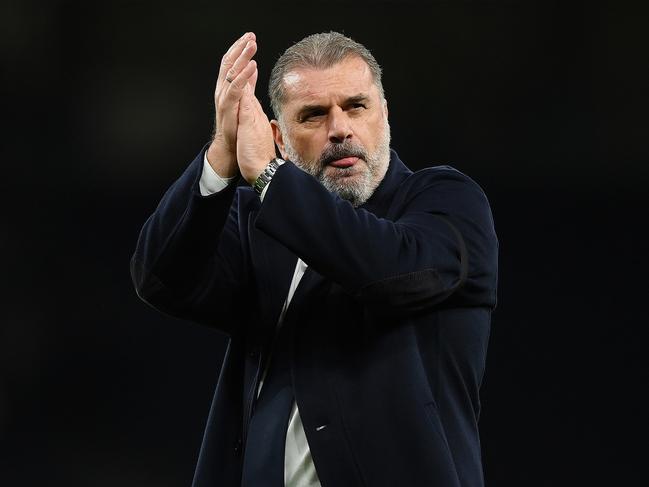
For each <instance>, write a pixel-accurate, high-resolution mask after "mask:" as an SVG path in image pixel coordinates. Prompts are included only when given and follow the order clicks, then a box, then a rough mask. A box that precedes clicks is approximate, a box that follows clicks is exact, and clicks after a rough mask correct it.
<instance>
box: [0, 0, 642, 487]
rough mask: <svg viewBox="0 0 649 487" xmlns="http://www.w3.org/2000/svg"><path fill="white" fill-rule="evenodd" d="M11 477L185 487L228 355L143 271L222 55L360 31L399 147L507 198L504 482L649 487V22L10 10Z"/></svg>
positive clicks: (494, 383) (561, 14)
mask: <svg viewBox="0 0 649 487" xmlns="http://www.w3.org/2000/svg"><path fill="white" fill-rule="evenodd" d="M1 9H2V10H1V11H0V18H1V20H0V25H1V27H2V28H1V29H0V30H1V33H0V39H1V44H0V48H1V53H2V92H3V93H2V99H3V101H2V105H3V107H2V112H3V117H2V118H3V120H4V121H5V129H4V130H3V131H2V135H3V137H2V139H3V141H2V145H1V147H2V149H1V150H2V168H3V171H2V174H3V176H2V178H1V179H0V189H1V193H2V205H1V208H2V231H1V232H0V249H1V251H2V253H1V255H2V270H1V271H0V275H1V277H0V285H1V286H2V288H1V289H0V291H1V294H0V296H1V297H2V305H1V307H0V325H1V326H0V484H2V485H3V486H23V485H27V486H32V485H33V486H36V485H53V486H59V485H61V486H70V487H75V486H84V487H85V486H93V487H94V486H98V487H101V486H126V487H128V486H139V487H142V486H187V485H189V483H190V481H191V478H192V474H193V466H194V463H195V461H196V458H197V454H198V449H199V446H200V441H201V435H202V428H203V425H204V422H205V420H206V416H207V412H208V407H209V403H210V400H211V395H212V393H213V390H214V387H215V384H216V380H217V377H218V371H219V366H220V363H221V358H222V354H223V352H224V346H225V339H224V337H223V336H222V335H220V334H219V333H218V332H216V331H214V330H210V329H207V328H204V327H201V326H199V325H195V324H191V323H186V322H181V321H179V320H174V319H171V318H168V317H164V316H162V315H160V314H158V313H157V312H155V311H154V310H152V309H150V308H148V307H147V306H146V305H145V304H144V303H142V302H141V301H139V300H138V298H137V297H136V295H135V293H134V291H133V288H132V285H131V282H130V276H129V271H128V263H129V258H130V255H131V253H132V252H133V249H134V246H135V242H136V239H137V235H138V231H139V228H140V227H141V225H142V224H143V222H144V220H145V219H146V217H147V216H148V215H149V214H150V213H151V212H152V211H153V209H154V208H155V206H156V204H157V202H158V200H159V198H160V197H161V196H162V194H163V192H164V191H165V189H166V188H167V187H168V186H169V185H170V184H171V183H172V182H173V180H174V179H175V178H176V177H177V176H178V175H179V174H180V173H181V172H182V170H183V168H184V167H185V166H186V165H187V164H188V163H189V162H190V161H191V160H192V159H193V158H194V157H195V155H196V154H197V153H198V151H199V150H200V148H201V147H202V145H203V144H204V143H205V142H207V140H208V137H209V135H210V131H211V127H212V117H213V107H212V104H213V102H212V94H213V89H214V82H215V77H216V73H217V71H218V64H219V61H220V58H221V55H222V54H223V52H224V51H225V50H226V49H227V47H228V46H229V45H230V43H231V42H232V41H233V40H234V39H236V38H237V37H238V36H240V35H241V34H242V33H243V32H245V31H249V30H253V31H254V32H255V33H256V34H257V37H258V43H259V53H258V56H257V59H258V61H259V65H260V82H259V85H258V93H259V94H260V95H263V96H261V99H262V103H264V105H265V106H266V107H268V103H267V97H266V96H265V90H266V80H267V78H268V75H269V72H270V69H271V67H272V64H273V62H274V61H275V59H277V57H278V56H279V55H280V54H281V52H282V51H283V50H284V49H285V48H286V47H288V46H289V45H290V44H291V43H293V42H294V41H297V40H299V39H301V38H302V37H303V36H304V35H307V34H310V33H314V32H320V31H327V30H332V29H333V30H339V31H342V32H344V33H346V34H347V35H350V36H351V37H353V38H355V39H356V40H358V41H360V42H362V43H364V44H365V45H366V46H367V47H369V48H370V49H371V50H372V51H373V52H374V54H375V55H376V57H377V59H378V61H379V62H380V63H381V64H382V65H383V67H384V71H385V74H384V86H385V90H386V96H387V98H388V102H389V107H390V120H391V125H392V134H393V147H395V148H396V149H397V151H398V152H399V154H400V156H401V158H402V159H403V160H404V161H405V162H406V163H407V164H408V165H409V166H410V167H411V168H413V169H418V168H422V167H426V166H431V165H436V164H445V163H449V164H452V165H454V166H455V167H457V168H458V169H460V170H462V171H463V172H465V173H467V174H469V175H470V176H471V177H473V178H474V179H475V180H476V181H477V182H478V183H479V184H481V185H482V187H483V188H484V189H485V191H486V192H487V194H488V196H489V198H490V200H491V204H492V209H493V212H494V217H495V222H496V228H497V232H498V235H499V239H500V244H501V247H500V249H501V254H500V265H501V272H500V290H499V307H498V309H497V310H496V312H495V313H494V315H493V328H492V335H491V342H490V350H489V357H488V363H487V373H486V378H485V382H484V384H483V389H482V405H483V411H482V417H481V423H480V424H481V431H482V441H483V450H484V465H485V475H486V479H487V484H488V485H490V486H522V485H525V486H537V485H538V486H564V485H565V486H574V485H647V481H648V478H649V475H648V474H647V466H646V465H647V462H646V453H647V445H646V438H647V428H646V423H647V420H646V416H647V414H646V410H647V406H646V403H645V402H644V398H643V395H644V392H645V389H646V388H647V384H648V379H649V377H648V374H647V366H646V355H645V349H646V346H645V343H646V339H647V336H648V334H647V332H646V327H647V317H646V305H645V302H646V300H647V286H646V281H645V280H646V277H647V271H648V270H649V266H648V265H647V264H648V262H647V249H648V247H649V246H648V245H647V244H648V243H649V242H648V238H647V235H646V232H645V225H646V223H645V222H646V213H647V211H646V209H647V204H648V203H649V196H648V192H647V184H648V183H649V170H648V169H647V166H648V163H649V157H648V156H649V150H648V147H647V139H648V137H647V136H648V135H649V122H648V120H647V114H648V110H647V109H648V108H649V103H648V101H649V100H648V98H649V97H648V94H647V93H648V91H647V89H646V86H645V85H646V84H647V83H648V81H649V76H648V74H649V73H648V71H649V62H648V61H649V59H648V58H649V56H648V51H649V49H648V47H649V43H648V36H647V20H646V19H647V9H646V8H644V9H643V10H640V9H639V8H637V7H634V6H631V5H623V4H622V3H619V2H618V3H615V4H613V3H611V4H609V5H606V4H599V3H593V2H573V3H569V2H565V1H564V2H561V1H540V0H538V1H527V2H514V1H464V2H462V1H459V2H452V1H445V2H431V3H427V4H426V5H424V4H423V3H416V2H413V1H405V2H398V3H397V2H389V1H378V2H371V3H369V2H366V3H348V2H342V1H335V0H331V1H327V2H315V3H305V2H297V1H296V2H280V1H269V2H267V3H266V4H263V5H262V4H260V5H253V4H250V3H249V2H246V1H229V2H216V1H210V2H208V1H200V2H178V3H175V2H170V1H161V2H126V1H116V2H101V3H92V2H81V1H50V2H38V3H37V2H34V1H29V0H27V1H25V0H23V1H9V2H4V3H3V4H2V7H1Z"/></svg>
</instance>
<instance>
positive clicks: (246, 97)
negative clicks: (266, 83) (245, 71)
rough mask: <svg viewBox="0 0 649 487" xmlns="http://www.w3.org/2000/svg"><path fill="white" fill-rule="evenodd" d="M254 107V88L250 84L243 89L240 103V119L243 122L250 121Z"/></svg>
mask: <svg viewBox="0 0 649 487" xmlns="http://www.w3.org/2000/svg"><path fill="white" fill-rule="evenodd" d="M253 107H254V95H253V94H252V88H251V87H250V85H249V84H246V86H245V87H244V88H243V94H242V95H241V100H240V101H239V119H240V120H242V121H245V120H249V119H250V118H251V117H252V109H253Z"/></svg>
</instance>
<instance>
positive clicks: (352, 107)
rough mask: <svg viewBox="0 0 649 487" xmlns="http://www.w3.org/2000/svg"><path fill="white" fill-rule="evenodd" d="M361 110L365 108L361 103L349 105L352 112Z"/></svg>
mask: <svg viewBox="0 0 649 487" xmlns="http://www.w3.org/2000/svg"><path fill="white" fill-rule="evenodd" d="M363 108H365V105H364V104H363V103H353V104H352V105H351V109H352V110H357V111H358V110H361V109H363Z"/></svg>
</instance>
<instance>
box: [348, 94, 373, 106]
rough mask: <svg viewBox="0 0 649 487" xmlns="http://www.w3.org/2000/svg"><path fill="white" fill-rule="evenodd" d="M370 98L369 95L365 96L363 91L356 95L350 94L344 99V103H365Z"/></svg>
mask: <svg viewBox="0 0 649 487" xmlns="http://www.w3.org/2000/svg"><path fill="white" fill-rule="evenodd" d="M369 99H370V97H369V96H367V95H366V94H364V93H359V94H358V95H354V96H350V97H349V98H347V99H346V100H345V105H353V104H354V103H366V102H368V101H369Z"/></svg>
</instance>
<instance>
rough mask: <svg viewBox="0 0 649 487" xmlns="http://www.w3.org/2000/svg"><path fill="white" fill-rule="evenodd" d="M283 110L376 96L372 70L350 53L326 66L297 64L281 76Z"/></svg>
mask: <svg viewBox="0 0 649 487" xmlns="http://www.w3.org/2000/svg"><path fill="white" fill-rule="evenodd" d="M282 82H283V84H284V104H283V105H284V107H283V108H284V110H291V109H296V108H298V107H299V106H302V105H313V104H318V105H323V104H328V103H335V102H336V101H339V100H342V99H346V98H349V97H352V96H357V95H358V94H359V93H365V94H368V95H372V94H373V95H375V96H378V94H379V92H378V88H377V87H376V84H375V83H374V78H373V77H372V71H371V70H370V67H369V66H368V65H367V63H366V62H365V61H364V60H363V59H362V58H360V57H357V56H350V57H347V58H345V59H343V60H342V61H341V62H339V63H336V64H334V65H332V66H330V67H328V68H324V69H322V68H313V67H298V68H295V69H292V70H289V71H288V72H287V73H286V74H285V75H284V77H283V78H282Z"/></svg>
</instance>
